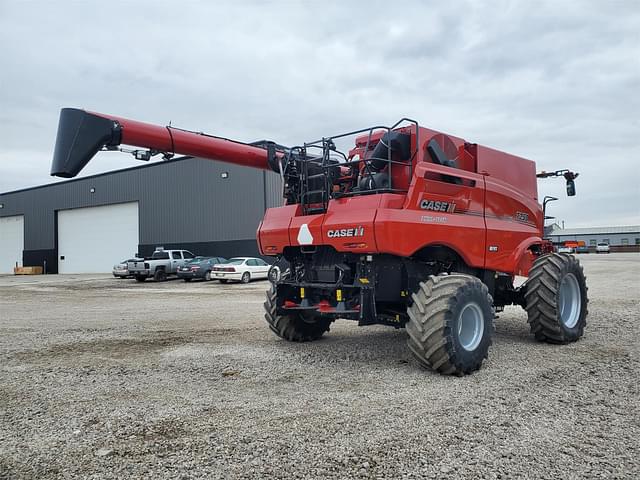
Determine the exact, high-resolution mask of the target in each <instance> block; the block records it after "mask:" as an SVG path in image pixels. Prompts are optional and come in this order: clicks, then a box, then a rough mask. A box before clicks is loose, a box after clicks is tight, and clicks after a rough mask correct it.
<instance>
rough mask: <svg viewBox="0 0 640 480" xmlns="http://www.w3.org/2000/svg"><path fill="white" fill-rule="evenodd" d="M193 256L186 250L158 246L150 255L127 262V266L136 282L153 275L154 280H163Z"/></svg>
mask: <svg viewBox="0 0 640 480" xmlns="http://www.w3.org/2000/svg"><path fill="white" fill-rule="evenodd" d="M194 257H195V255H194V254H193V253H191V252H189V251H187V250H165V249H164V248H161V247H158V248H156V251H155V252H153V255H151V256H150V257H146V258H145V259H144V260H137V261H134V262H129V263H128V264H127V267H128V268H129V272H130V273H131V275H133V276H134V278H135V279H136V281H138V282H144V281H145V280H146V279H147V278H149V277H153V279H154V280H155V281H156V282H164V281H165V280H166V279H167V277H168V276H169V275H173V274H176V273H177V272H178V268H180V267H181V266H182V265H184V263H185V262H186V261H188V260H191V259H192V258H194Z"/></svg>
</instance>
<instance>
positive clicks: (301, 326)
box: [264, 287, 333, 342]
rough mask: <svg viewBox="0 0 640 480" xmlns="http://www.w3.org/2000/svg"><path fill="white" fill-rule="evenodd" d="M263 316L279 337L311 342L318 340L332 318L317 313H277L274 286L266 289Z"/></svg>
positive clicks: (327, 329)
mask: <svg viewBox="0 0 640 480" xmlns="http://www.w3.org/2000/svg"><path fill="white" fill-rule="evenodd" d="M264 309H265V312H266V313H265V315H264V318H265V319H266V320H267V323H268V324H269V328H270V329H271V330H272V331H273V333H275V334H276V335H277V336H279V337H280V338H284V339H285V340H288V341H290V342H312V341H314V340H318V339H319V338H320V337H322V335H324V333H325V332H328V331H329V327H330V325H331V322H332V321H333V320H331V319H325V318H322V317H320V316H318V315H310V314H305V313H302V312H297V313H291V314H288V315H279V314H277V313H276V312H277V294H276V289H275V288H274V287H272V288H270V289H269V290H267V301H266V302H264Z"/></svg>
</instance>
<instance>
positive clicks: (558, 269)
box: [524, 253, 589, 344]
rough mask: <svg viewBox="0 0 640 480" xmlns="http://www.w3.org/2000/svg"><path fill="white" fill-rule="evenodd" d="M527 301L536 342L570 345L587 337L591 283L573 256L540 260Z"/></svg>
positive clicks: (531, 277) (531, 275) (531, 274)
mask: <svg viewBox="0 0 640 480" xmlns="http://www.w3.org/2000/svg"><path fill="white" fill-rule="evenodd" d="M524 298H525V302H526V310H527V316H528V317H529V326H530V328H531V333H533V335H534V336H535V338H536V340H538V341H540V342H547V343H556V344H566V343H570V342H575V341H576V340H578V339H579V338H580V337H582V335H583V334H584V328H585V326H586V325H587V313H588V312H587V303H588V302H589V299H588V298H587V282H586V277H585V276H584V272H583V270H582V267H581V266H580V262H578V260H576V258H575V257H574V256H573V255H565V254H560V253H552V254H550V255H544V256H542V257H539V258H538V259H536V261H535V262H534V264H533V267H531V271H530V272H529V279H528V280H527V284H526V291H525V294H524Z"/></svg>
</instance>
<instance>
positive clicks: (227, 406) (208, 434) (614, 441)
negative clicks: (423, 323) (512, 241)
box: [0, 254, 640, 479]
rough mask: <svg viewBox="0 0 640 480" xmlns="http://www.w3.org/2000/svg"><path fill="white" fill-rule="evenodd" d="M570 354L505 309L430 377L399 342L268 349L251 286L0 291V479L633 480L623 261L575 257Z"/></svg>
mask: <svg viewBox="0 0 640 480" xmlns="http://www.w3.org/2000/svg"><path fill="white" fill-rule="evenodd" d="M579 258H580V260H581V261H582V263H583V264H584V266H585V271H586V274H587V277H588V278H587V282H588V284H589V287H590V290H589V295H590V305H589V312H590V313H589V317H588V327H587V331H586V335H585V337H584V339H582V340H581V341H580V342H578V343H576V344H572V345H568V346H560V347H558V346H551V345H546V344H538V343H536V342H534V341H533V339H532V337H531V336H530V335H529V332H528V326H527V323H526V316H525V314H524V311H523V310H521V309H520V308H516V307H512V308H507V309H506V310H505V311H504V312H503V313H501V314H500V319H499V320H497V321H496V327H497V331H496V334H495V338H494V345H493V347H492V349H491V352H490V355H489V359H488V361H487V362H486V363H485V365H484V368H483V369H482V370H481V371H480V372H477V373H476V374H474V375H471V376H468V377H464V378H449V377H442V376H439V375H437V374H434V373H431V372H428V371H424V370H421V369H419V367H418V366H417V365H416V364H415V363H413V361H412V360H411V359H410V357H409V353H408V350H407V348H406V346H405V333H404V331H403V330H394V329H392V328H388V327H367V328H359V327H357V326H356V325H355V324H353V323H351V322H348V321H341V322H337V323H335V324H334V326H333V327H332V329H331V332H330V333H329V334H328V335H327V336H326V337H325V338H323V339H322V340H320V341H318V342H315V343H312V344H303V345H298V344H290V343H287V342H284V341H282V340H280V339H278V338H276V337H275V336H274V335H273V334H272V333H271V332H270V331H269V329H268V328H267V326H266V323H265V322H264V321H263V319H262V302H263V298H264V290H265V289H266V288H267V286H268V284H267V283H266V282H255V283H252V284H249V285H239V284H234V285H220V284H219V283H217V282H209V283H193V282H192V283H189V284H186V283H183V282H179V281H170V282H166V283H161V284H154V283H151V282H148V283H144V284H138V283H136V282H135V281H133V280H117V279H114V278H112V277H108V276H106V275H84V276H79V275H77V276H69V275H67V276H42V277H13V276H3V277H0V478H34V479H35V478H37V479H42V478H76V477H79V478H100V479H103V478H143V477H144V478H265V477H278V478H327V477H335V478H349V477H365V478H401V477H404V478H425V477H426V478H524V477H528V478H549V479H552V478H553V479H556V478H585V477H590V478H591V477H596V478H640V459H639V455H640V451H639V450H640V448H639V442H640V440H639V439H640V413H639V412H640V411H639V408H638V406H639V403H640V395H639V387H638V379H639V377H640V375H639V373H638V372H639V371H640V361H639V360H640V357H639V355H638V353H639V343H640V342H639V341H638V338H639V336H640V322H639V319H640V301H639V299H640V268H639V267H640V255H638V254H611V255H606V256H597V255H594V254H590V255H581V256H579Z"/></svg>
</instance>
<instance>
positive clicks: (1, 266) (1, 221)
mask: <svg viewBox="0 0 640 480" xmlns="http://www.w3.org/2000/svg"><path fill="white" fill-rule="evenodd" d="M23 249H24V216H22V215H15V216H12V217H0V273H13V267H15V266H16V264H17V265H18V267H22V250H23Z"/></svg>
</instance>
